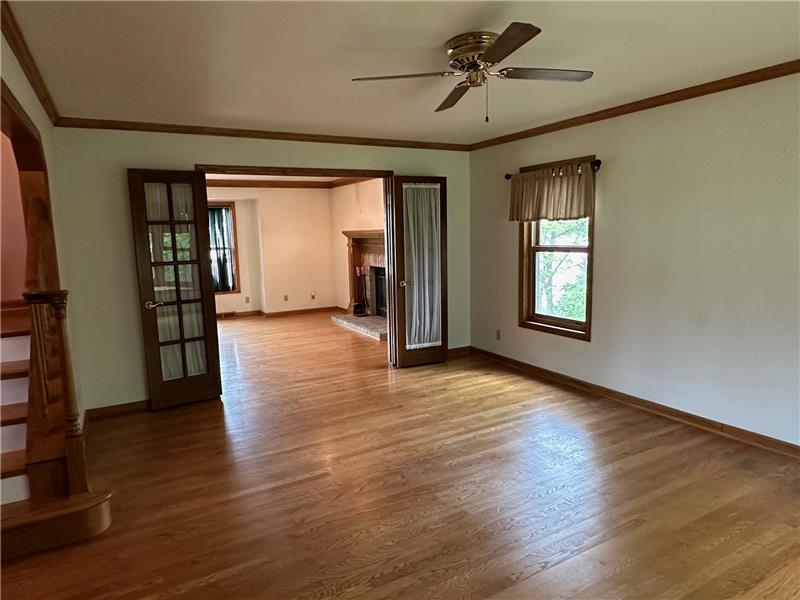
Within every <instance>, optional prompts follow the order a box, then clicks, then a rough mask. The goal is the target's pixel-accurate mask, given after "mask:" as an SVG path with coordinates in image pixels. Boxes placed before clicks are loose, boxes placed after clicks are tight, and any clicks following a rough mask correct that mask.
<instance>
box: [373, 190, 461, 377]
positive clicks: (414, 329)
mask: <svg viewBox="0 0 800 600" xmlns="http://www.w3.org/2000/svg"><path fill="white" fill-rule="evenodd" d="M393 179H394V181H393V189H392V190H391V199H390V201H389V203H388V204H389V206H387V217H388V219H387V221H388V222H387V225H388V229H387V251H390V256H389V261H390V262H391V264H392V265H393V269H392V270H393V276H390V281H389V284H388V290H389V294H390V296H391V300H394V301H393V302H390V303H389V306H390V315H389V338H390V339H389V347H390V353H389V357H390V360H391V362H392V364H393V365H394V366H397V367H410V366H414V365H421V364H427V363H434V362H441V361H444V360H445V359H446V358H447V179H446V178H444V177H408V176H396V177H394V178H393ZM388 191H389V190H387V192H388ZM387 195H388V194H387Z"/></svg>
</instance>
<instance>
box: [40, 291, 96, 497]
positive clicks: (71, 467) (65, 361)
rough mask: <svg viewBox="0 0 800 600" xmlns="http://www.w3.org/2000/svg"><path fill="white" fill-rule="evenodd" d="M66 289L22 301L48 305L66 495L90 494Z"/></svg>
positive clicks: (42, 293)
mask: <svg viewBox="0 0 800 600" xmlns="http://www.w3.org/2000/svg"><path fill="white" fill-rule="evenodd" d="M68 294H69V292H68V291H67V290H54V291H47V292H34V293H26V294H25V299H26V300H27V301H28V302H29V303H31V304H50V305H52V307H53V311H54V313H55V318H56V330H55V332H54V334H55V336H56V342H57V347H58V355H59V356H58V362H59V369H58V370H59V374H58V376H59V379H60V380H61V391H62V393H61V401H62V403H63V408H64V427H65V431H64V434H65V447H64V451H65V458H66V464H67V478H68V481H69V492H70V494H80V493H82V492H88V491H90V487H89V474H88V470H87V466H86V445H85V440H84V439H83V431H82V430H81V422H80V409H79V408H78V398H77V395H76V394H75V382H74V379H73V376H72V361H71V360H70V353H69V337H68V334H67V321H66V318H67V296H68Z"/></svg>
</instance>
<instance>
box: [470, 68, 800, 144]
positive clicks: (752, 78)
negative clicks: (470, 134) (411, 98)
mask: <svg viewBox="0 0 800 600" xmlns="http://www.w3.org/2000/svg"><path fill="white" fill-rule="evenodd" d="M795 73H800V59H798V60H790V61H788V62H785V63H780V64H777V65H773V66H771V67H765V68H763V69H756V70H755V71H748V72H747V73H741V74H739V75H734V76H732V77H723V78H722V79H716V80H714V81H708V82H706V83H701V84H699V85H693V86H691V87H687V88H682V89H679V90H674V91H672V92H667V93H665V94H658V95H657V96H650V97H649V98H643V99H642V100H636V101H635V102H628V103H627V104H620V105H618V106H612V107H611V108H606V109H603V110H598V111H595V112H591V113H587V114H585V115H581V116H579V117H572V118H570V119H564V120H563V121H556V122H555V123H549V124H547V125H540V126H538V127H533V128H531V129H525V130H523V131H518V132H516V133H511V134H508V135H501V136H499V137H495V138H491V139H488V140H484V141H483V142H478V143H476V144H470V147H469V149H470V151H472V150H480V149H482V148H489V147H490V146H498V145H500V144H508V143H509V142H516V141H517V140H523V139H525V138H531V137H536V136H538V135H544V134H546V133H553V132H554V131H560V130H562V129H569V128H571V127H578V126H580V125H587V124H589V123H596V122H597V121H604V120H606V119H613V118H615V117H621V116H623V115H629V114H631V113H635V112H639V111H642V110H649V109H651V108H658V107H659V106H664V105H666V104H673V103H675V102H682V101H684V100H691V99H693V98H699V97H700V96H707V95H709V94H716V93H717V92H723V91H725V90H732V89H734V88H737V87H742V86H745V85H752V84H754V83H761V82H762V81H768V80H770V79H776V78H778V77H785V76H786V75H794V74H795Z"/></svg>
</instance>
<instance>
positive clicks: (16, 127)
mask: <svg viewBox="0 0 800 600" xmlns="http://www.w3.org/2000/svg"><path fill="white" fill-rule="evenodd" d="M0 97H1V99H2V113H1V114H0V121H1V122H2V131H3V133H4V134H5V135H6V136H7V137H8V139H9V140H11V147H12V148H13V149H14V156H15V158H16V162H17V169H18V171H19V183H20V191H21V193H22V210H23V213H24V215H25V228H26V236H27V239H28V250H27V256H26V259H25V287H26V289H28V290H30V291H33V290H57V289H60V287H61V285H60V278H59V275H58V256H57V253H56V244H55V231H54V229H53V218H52V211H51V209H50V186H49V182H48V178H47V161H46V159H45V156H44V148H43V147H42V140H41V135H40V134H39V130H38V129H37V128H36V125H35V124H34V123H33V120H32V119H31V118H30V117H29V116H28V114H27V113H26V112H25V109H23V108H22V105H21V104H20V103H19V101H18V100H17V99H16V97H15V96H14V94H13V93H12V92H11V90H10V89H9V87H8V86H7V85H6V82H5V81H0Z"/></svg>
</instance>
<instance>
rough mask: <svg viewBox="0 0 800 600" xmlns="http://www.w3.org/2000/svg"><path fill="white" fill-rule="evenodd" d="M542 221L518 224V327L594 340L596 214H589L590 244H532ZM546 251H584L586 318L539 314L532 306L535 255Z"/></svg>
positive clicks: (583, 339) (577, 338)
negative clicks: (593, 278) (564, 317)
mask: <svg viewBox="0 0 800 600" xmlns="http://www.w3.org/2000/svg"><path fill="white" fill-rule="evenodd" d="M538 227H539V222H538V221H536V222H534V223H520V224H519V326H520V327H523V328H525V329H533V330H535V331H541V332H544V333H552V334H554V335H561V336H564V337H568V338H572V339H576V340H582V341H584V342H589V341H591V339H592V269H593V262H594V217H593V216H592V217H589V244H588V245H587V246H539V245H535V244H534V243H533V241H534V238H535V236H537V232H538ZM539 251H546V252H585V253H586V255H587V257H586V258H587V267H586V268H587V273H586V321H585V322H580V321H573V320H570V319H562V318H559V317H553V316H550V315H541V314H537V313H536V312H535V311H534V308H533V306H534V305H533V302H534V283H535V277H536V275H535V273H534V269H535V265H536V262H535V255H536V253H537V252H539Z"/></svg>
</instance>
